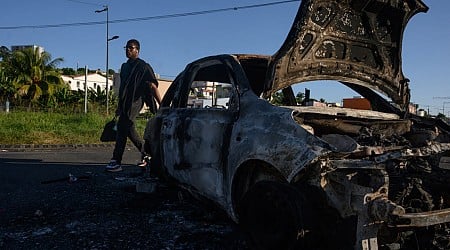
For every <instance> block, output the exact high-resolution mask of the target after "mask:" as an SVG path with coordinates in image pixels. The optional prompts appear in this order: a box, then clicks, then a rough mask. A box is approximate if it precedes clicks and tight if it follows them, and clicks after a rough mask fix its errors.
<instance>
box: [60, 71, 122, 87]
mask: <svg viewBox="0 0 450 250" xmlns="http://www.w3.org/2000/svg"><path fill="white" fill-rule="evenodd" d="M61 77H62V79H63V80H64V82H65V83H66V84H68V85H69V87H70V90H83V91H84V89H85V87H86V83H85V82H86V81H85V80H86V78H87V89H93V90H97V88H98V87H100V90H102V91H103V90H106V77H105V76H103V75H101V74H99V73H91V74H87V77H85V75H75V76H65V75H62V76H61ZM108 87H109V90H112V89H113V81H112V80H108Z"/></svg>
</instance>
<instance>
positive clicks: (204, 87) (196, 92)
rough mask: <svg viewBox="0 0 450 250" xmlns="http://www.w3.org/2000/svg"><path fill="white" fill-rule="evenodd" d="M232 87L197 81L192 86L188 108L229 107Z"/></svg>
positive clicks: (225, 84) (226, 84)
mask: <svg viewBox="0 0 450 250" xmlns="http://www.w3.org/2000/svg"><path fill="white" fill-rule="evenodd" d="M231 88H232V85H231V84H230V83H219V82H209V81H196V82H193V83H192V85H191V93H190V95H189V99H188V104H187V105H188V107H191V108H203V107H206V106H210V107H214V106H220V107H228V102H229V100H230V96H231Z"/></svg>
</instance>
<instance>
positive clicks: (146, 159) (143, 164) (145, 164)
mask: <svg viewBox="0 0 450 250" xmlns="http://www.w3.org/2000/svg"><path fill="white" fill-rule="evenodd" d="M137 165H138V167H140V168H147V167H148V166H150V157H148V156H144V159H142V162H141V163H139V164H137Z"/></svg>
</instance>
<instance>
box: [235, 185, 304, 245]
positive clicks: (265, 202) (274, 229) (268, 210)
mask: <svg viewBox="0 0 450 250" xmlns="http://www.w3.org/2000/svg"><path fill="white" fill-rule="evenodd" d="M303 207H304V197H303V196H302V195H301V194H300V193H299V192H298V190H296V189H295V188H294V187H292V186H290V185H288V184H286V183H280V182H275V181H261V182H258V183H256V184H255V185H253V186H252V187H251V188H250V190H249V191H248V192H247V193H246V194H245V195H244V196H243V198H242V200H241V203H240V209H239V210H240V211H239V218H240V224H241V226H242V227H243V229H244V230H245V231H246V232H247V233H248V234H249V236H250V238H251V240H252V243H253V245H254V247H255V248H256V249H303V247H302V245H303V242H302V241H303V236H304V235H303V233H304V217H303V214H304V209H303Z"/></svg>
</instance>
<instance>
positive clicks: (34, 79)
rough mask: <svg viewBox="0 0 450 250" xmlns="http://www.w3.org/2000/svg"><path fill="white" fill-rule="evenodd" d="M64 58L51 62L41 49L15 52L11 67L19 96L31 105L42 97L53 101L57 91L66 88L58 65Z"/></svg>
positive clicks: (10, 62) (11, 59) (10, 63)
mask: <svg viewBox="0 0 450 250" xmlns="http://www.w3.org/2000/svg"><path fill="white" fill-rule="evenodd" d="M62 61H63V59H62V58H56V59H54V60H51V56H50V54H49V53H47V52H40V51H39V48H35V49H32V48H26V49H23V50H18V51H15V52H13V54H12V56H11V58H10V61H9V66H10V70H11V73H12V75H13V77H14V80H13V82H14V84H15V86H16V88H17V94H18V95H19V96H20V97H25V99H27V100H29V105H30V107H31V103H35V102H37V100H38V99H39V98H40V97H44V98H47V99H51V98H52V96H53V94H54V93H55V91H56V90H57V89H58V88H60V87H63V86H64V81H63V80H62V78H61V76H60V74H59V73H58V72H57V71H56V65H57V64H58V63H60V62H62Z"/></svg>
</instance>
